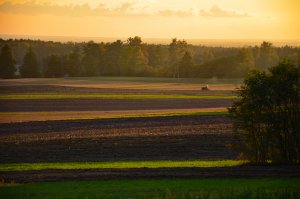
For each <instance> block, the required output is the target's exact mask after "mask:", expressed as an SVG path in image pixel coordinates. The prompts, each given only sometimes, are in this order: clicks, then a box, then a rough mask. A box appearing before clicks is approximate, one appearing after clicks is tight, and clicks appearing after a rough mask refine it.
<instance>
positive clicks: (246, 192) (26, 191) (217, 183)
mask: <svg viewBox="0 0 300 199" xmlns="http://www.w3.org/2000/svg"><path fill="white" fill-rule="evenodd" d="M0 198H6V199H7V198H15V199H18V198H23V199H27V198H28V199H29V198H30V199H37V198H49V199H50V198H51V199H53V198H56V199H61V198H69V199H73V198H86V199H92V198H107V199H110V198H142V199H143V198H157V199H158V198H183V199H188V198H198V199H202V198H203V199H204V198H205V199H217V198H226V199H229V198H230V199H235V198H236V199H240V198H243V199H247V198H256V199H262V198H263V199H296V198H300V179H276V178H274V179H172V180H171V179H161V180H147V179H143V180H101V181H73V182H41V183H30V184H0Z"/></svg>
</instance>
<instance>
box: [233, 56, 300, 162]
mask: <svg viewBox="0 0 300 199" xmlns="http://www.w3.org/2000/svg"><path fill="white" fill-rule="evenodd" d="M238 96H239V99H238V100H237V101H235V102H234V103H233V106H232V107H231V108H229V112H230V115H231V117H232V118H233V119H234V127H235V132H236V134H237V135H238V136H240V138H241V140H242V144H241V145H240V146H238V149H239V150H240V152H241V154H242V155H243V156H244V157H245V158H247V159H249V160H250V161H251V162H255V163H266V162H268V161H271V162H273V163H300V122H299V121H300V68H299V67H298V66H296V65H295V64H292V63H291V62H288V61H284V62H281V63H279V64H278V65H277V66H275V67H272V68H270V69H269V72H268V73H266V72H264V71H263V72H259V71H255V72H252V73H251V75H250V76H249V77H247V78H246V79H245V81H244V84H243V86H242V87H241V89H240V90H239V91H238Z"/></svg>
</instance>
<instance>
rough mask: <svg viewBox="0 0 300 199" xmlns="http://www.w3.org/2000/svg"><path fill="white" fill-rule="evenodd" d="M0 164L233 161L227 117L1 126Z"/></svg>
mask: <svg viewBox="0 0 300 199" xmlns="http://www.w3.org/2000/svg"><path fill="white" fill-rule="evenodd" d="M0 129H1V131H0V137H1V143H0V161H1V162H2V163H8V162H59V161H61V162H72V161H107V160H111V161H115V160H156V159H157V160H184V159H233V158H235V156H236V153H235V152H234V151H232V150H230V149H229V148H227V147H226V144H228V143H230V142H235V141H238V140H237V139H236V138H235V137H234V136H233V135H232V133H231V124H230V120H229V119H228V118H227V117H226V116H190V117H154V118H128V119H103V120H87V121H82V120H79V121H48V122H28V123H26V122H24V123H16V124H14V123H11V124H0Z"/></svg>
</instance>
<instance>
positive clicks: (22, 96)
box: [0, 94, 236, 100]
mask: <svg viewBox="0 0 300 199" xmlns="http://www.w3.org/2000/svg"><path fill="white" fill-rule="evenodd" d="M86 98H99V99H120V100H121V99H124V100H125V99H128V100H143V99H234V98H236V96H234V95H171V94H1V95H0V100H1V99H2V100H4V99H86Z"/></svg>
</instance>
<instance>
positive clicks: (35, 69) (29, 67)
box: [20, 47, 40, 77]
mask: <svg viewBox="0 0 300 199" xmlns="http://www.w3.org/2000/svg"><path fill="white" fill-rule="evenodd" d="M20 73H21V76H22V77H39V74H40V71H39V66H38V63H37V58H36V54H35V52H34V51H33V49H32V48H31V47H30V48H28V50H27V52H26V54H25V56H24V58H23V65H22V66H21V68H20Z"/></svg>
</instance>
